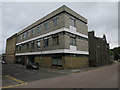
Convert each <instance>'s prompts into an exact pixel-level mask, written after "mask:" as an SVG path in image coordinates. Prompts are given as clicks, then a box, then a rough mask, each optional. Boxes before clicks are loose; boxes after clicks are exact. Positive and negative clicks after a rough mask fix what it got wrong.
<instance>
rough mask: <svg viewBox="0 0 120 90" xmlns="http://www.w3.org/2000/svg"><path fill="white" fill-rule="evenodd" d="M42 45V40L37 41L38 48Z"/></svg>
mask: <svg viewBox="0 0 120 90" xmlns="http://www.w3.org/2000/svg"><path fill="white" fill-rule="evenodd" d="M40 47H41V43H40V41H39V40H38V41H37V48H40Z"/></svg>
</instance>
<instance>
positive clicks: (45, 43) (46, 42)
mask: <svg viewBox="0 0 120 90" xmlns="http://www.w3.org/2000/svg"><path fill="white" fill-rule="evenodd" d="M48 44H49V39H44V46H45V47H47V46H48Z"/></svg>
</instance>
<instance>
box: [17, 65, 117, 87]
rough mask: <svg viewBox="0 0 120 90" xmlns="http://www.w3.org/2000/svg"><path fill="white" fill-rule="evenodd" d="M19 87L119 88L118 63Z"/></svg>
mask: <svg viewBox="0 0 120 90" xmlns="http://www.w3.org/2000/svg"><path fill="white" fill-rule="evenodd" d="M17 88H118V63H115V64H113V65H110V66H106V67H103V68H100V69H96V70H91V71H86V72H81V73H72V74H68V75H64V76H60V77H53V78H48V79H41V80H37V81H33V82H29V83H28V84H26V85H21V86H18V87H17Z"/></svg>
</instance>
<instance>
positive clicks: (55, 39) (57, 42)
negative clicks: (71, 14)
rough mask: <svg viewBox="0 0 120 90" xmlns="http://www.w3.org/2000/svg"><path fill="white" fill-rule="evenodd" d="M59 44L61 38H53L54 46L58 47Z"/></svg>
mask: <svg viewBox="0 0 120 90" xmlns="http://www.w3.org/2000/svg"><path fill="white" fill-rule="evenodd" d="M58 44H59V36H55V37H53V45H58Z"/></svg>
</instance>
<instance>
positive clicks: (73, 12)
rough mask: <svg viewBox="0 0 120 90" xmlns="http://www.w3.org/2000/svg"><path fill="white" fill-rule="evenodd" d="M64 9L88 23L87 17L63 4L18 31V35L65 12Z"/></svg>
mask: <svg viewBox="0 0 120 90" xmlns="http://www.w3.org/2000/svg"><path fill="white" fill-rule="evenodd" d="M63 11H65V12H67V13H69V14H71V15H73V16H74V17H76V18H78V19H80V20H81V21H83V22H85V23H86V24H87V19H86V18H84V17H82V16H81V15H79V14H78V13H76V12H75V11H73V10H71V9H70V8H68V7H67V6H65V5H63V6H62V7H60V8H58V9H56V10H55V11H53V12H51V13H49V14H48V15H46V16H44V17H43V18H41V19H39V20H38V21H36V22H34V23H33V24H31V25H29V26H28V27H26V28H25V29H23V30H21V31H20V32H18V33H17V35H20V34H21V33H24V32H25V31H27V30H29V29H31V28H33V27H35V26H36V25H38V24H40V23H42V22H44V21H46V20H48V19H49V18H51V17H54V16H55V15H57V14H59V13H61V12H63Z"/></svg>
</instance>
